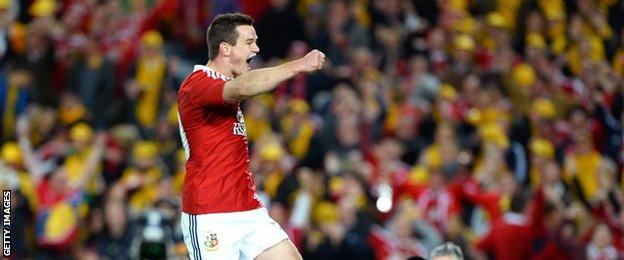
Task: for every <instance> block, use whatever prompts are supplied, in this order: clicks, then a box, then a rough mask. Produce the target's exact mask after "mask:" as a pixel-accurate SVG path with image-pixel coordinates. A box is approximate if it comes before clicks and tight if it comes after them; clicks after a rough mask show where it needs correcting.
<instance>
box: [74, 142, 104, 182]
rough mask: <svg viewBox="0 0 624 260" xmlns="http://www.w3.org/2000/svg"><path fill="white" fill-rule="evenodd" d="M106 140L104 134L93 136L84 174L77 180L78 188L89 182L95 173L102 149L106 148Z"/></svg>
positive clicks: (102, 152)
mask: <svg viewBox="0 0 624 260" xmlns="http://www.w3.org/2000/svg"><path fill="white" fill-rule="evenodd" d="M106 138H107V137H106V133H97V134H96V135H95V140H94V142H93V149H92V150H91V153H90V154H89V157H87V161H86V162H85V166H84V167H85V168H84V174H83V175H82V177H81V178H80V179H79V180H78V187H79V188H83V187H84V186H85V185H86V183H87V181H89V180H90V179H91V177H92V176H93V175H94V174H95V173H97V169H98V166H99V165H100V161H101V160H102V155H103V154H104V149H105V147H106Z"/></svg>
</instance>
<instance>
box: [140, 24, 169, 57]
mask: <svg viewBox="0 0 624 260" xmlns="http://www.w3.org/2000/svg"><path fill="white" fill-rule="evenodd" d="M163 41H164V40H163V37H162V35H161V34H160V32H158V31H156V30H149V31H147V32H144V33H143V35H141V45H142V46H143V49H144V51H145V52H146V54H153V53H154V52H157V51H159V50H160V49H161V48H162V45H163Z"/></svg>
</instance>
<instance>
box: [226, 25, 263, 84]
mask: <svg viewBox="0 0 624 260" xmlns="http://www.w3.org/2000/svg"><path fill="white" fill-rule="evenodd" d="M236 31H237V32H238V40H237V41H236V45H234V46H233V49H232V56H231V58H232V63H233V64H232V66H233V68H232V70H233V71H232V72H233V74H234V76H238V75H240V74H242V73H244V72H247V71H249V70H250V69H251V65H250V63H251V61H252V60H253V58H254V57H255V56H256V54H257V53H258V52H259V51H260V48H259V47H258V44H257V41H258V36H257V35H256V30H255V29H254V28H253V26H251V25H240V26H238V27H236Z"/></svg>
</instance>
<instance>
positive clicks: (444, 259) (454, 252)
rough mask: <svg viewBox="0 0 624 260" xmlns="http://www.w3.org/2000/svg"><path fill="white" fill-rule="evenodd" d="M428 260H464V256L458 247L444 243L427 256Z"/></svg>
mask: <svg viewBox="0 0 624 260" xmlns="http://www.w3.org/2000/svg"><path fill="white" fill-rule="evenodd" d="M429 259H430V260H464V254H463V253H462V250H461V248H460V247H459V246H457V245H455V244H453V243H451V242H446V243H444V244H442V245H439V246H437V247H436V248H434V249H433V251H431V254H429Z"/></svg>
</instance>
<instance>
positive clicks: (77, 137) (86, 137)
mask: <svg viewBox="0 0 624 260" xmlns="http://www.w3.org/2000/svg"><path fill="white" fill-rule="evenodd" d="M69 138H70V139H71V141H72V145H73V146H74V147H75V148H76V149H77V150H80V149H82V148H85V147H87V145H89V144H90V143H91V139H92V138H93V128H92V127H91V126H89V125H88V124H86V123H78V124H75V125H74V126H72V128H71V129H70V130H69Z"/></svg>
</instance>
